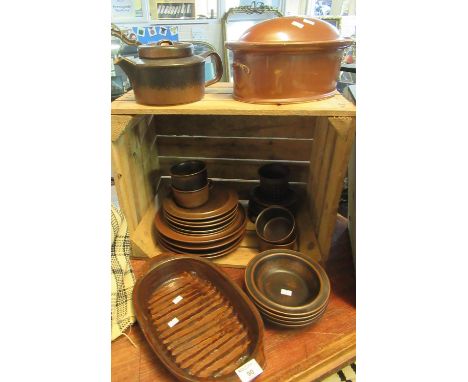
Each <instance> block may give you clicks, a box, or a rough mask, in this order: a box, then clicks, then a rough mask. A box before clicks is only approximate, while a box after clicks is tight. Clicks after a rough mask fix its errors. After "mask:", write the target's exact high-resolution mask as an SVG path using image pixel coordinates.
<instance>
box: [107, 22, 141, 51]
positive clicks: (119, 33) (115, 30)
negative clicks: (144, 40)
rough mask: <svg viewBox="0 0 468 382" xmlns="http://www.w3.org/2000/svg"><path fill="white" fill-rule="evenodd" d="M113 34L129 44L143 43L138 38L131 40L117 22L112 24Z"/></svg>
mask: <svg viewBox="0 0 468 382" xmlns="http://www.w3.org/2000/svg"><path fill="white" fill-rule="evenodd" d="M111 35H112V36H114V37H117V38H118V39H120V41H123V42H124V43H125V44H127V45H136V46H138V45H141V42H140V41H138V40H130V39H129V38H128V37H127V36H126V35H125V34H124V33H123V32H122V31H121V30H120V28H119V27H118V26H117V25H115V24H111Z"/></svg>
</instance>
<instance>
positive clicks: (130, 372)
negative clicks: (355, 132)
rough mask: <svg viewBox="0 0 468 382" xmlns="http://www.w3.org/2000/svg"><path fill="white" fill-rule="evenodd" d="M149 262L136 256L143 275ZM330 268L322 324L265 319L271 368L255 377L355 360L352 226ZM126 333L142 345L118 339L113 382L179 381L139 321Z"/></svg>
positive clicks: (233, 272) (273, 381) (280, 381)
mask: <svg viewBox="0 0 468 382" xmlns="http://www.w3.org/2000/svg"><path fill="white" fill-rule="evenodd" d="M338 225H340V224H338ZM341 226H343V225H342V224H341ZM338 229H339V228H338ZM335 233H336V231H335ZM335 236H336V235H335ZM343 241H346V243H344V244H345V245H342V244H343V243H342V244H341V245H340V242H343ZM145 264H146V261H145V260H137V259H133V260H132V265H133V268H134V271H135V274H136V276H137V277H138V276H139V275H141V274H143V273H144V271H145ZM221 269H222V270H223V271H224V272H226V274H227V275H228V277H230V278H232V279H233V280H234V281H235V282H237V283H238V284H239V285H240V286H242V285H243V278H244V270H243V269H238V268H231V267H228V268H226V267H222V268H221ZM326 271H327V274H328V276H329V278H330V281H331V286H332V292H331V296H330V300H329V305H328V307H327V310H326V312H325V314H324V316H323V317H322V319H321V320H320V321H319V322H317V323H316V324H314V325H311V326H309V327H307V328H303V329H299V330H290V329H279V328H276V327H273V326H271V325H269V324H265V337H264V347H265V355H266V367H265V370H264V372H263V374H261V375H260V376H259V377H258V378H257V379H256V380H255V381H258V382H287V381H290V382H292V381H295V382H299V381H301V382H312V381H317V380H321V379H322V378H324V377H326V376H327V375H330V374H331V373H333V372H336V371H337V370H339V369H341V368H342V367H344V366H346V365H348V364H350V363H351V362H353V361H354V360H355V358H356V297H355V276H354V271H353V262H352V256H351V249H350V245H349V237H348V231H347V230H346V231H344V232H341V234H340V236H339V239H338V243H336V242H335V244H334V246H333V247H332V252H331V257H330V259H329V261H328V263H327V266H326ZM126 334H127V335H128V336H129V337H130V338H131V340H132V341H133V342H134V343H135V345H136V346H137V347H134V346H133V345H132V344H131V342H130V341H129V340H128V339H127V338H126V337H125V336H121V337H120V338H118V339H117V340H115V341H114V342H113V343H112V381H113V382H137V381H140V382H146V381H147V382H149V381H151V382H153V381H159V382H175V379H174V378H173V377H172V376H171V375H170V374H169V372H168V371H167V370H166V369H165V368H164V366H163V365H162V364H161V363H160V361H159V360H158V359H157V357H156V356H155V355H154V353H153V352H152V350H151V348H150V347H149V345H148V344H147V342H146V340H145V338H144V336H143V334H142V332H141V330H140V328H139V326H138V324H136V325H134V326H133V327H132V328H131V329H130V330H127V332H126Z"/></svg>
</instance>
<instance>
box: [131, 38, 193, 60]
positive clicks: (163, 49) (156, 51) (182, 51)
mask: <svg viewBox="0 0 468 382" xmlns="http://www.w3.org/2000/svg"><path fill="white" fill-rule="evenodd" d="M190 56H193V44H190V43H187V42H174V41H171V40H161V41H158V42H157V43H155V44H146V45H140V46H138V57H140V58H182V57H190Z"/></svg>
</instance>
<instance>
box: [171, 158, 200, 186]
mask: <svg viewBox="0 0 468 382" xmlns="http://www.w3.org/2000/svg"><path fill="white" fill-rule="evenodd" d="M170 173H171V182H172V187H173V188H176V189H177V190H179V191H195V190H200V189H201V188H203V187H205V186H206V184H207V182H208V175H207V170H206V164H205V162H203V161H201V160H189V161H185V162H180V163H177V164H175V165H174V166H172V167H171V170H170Z"/></svg>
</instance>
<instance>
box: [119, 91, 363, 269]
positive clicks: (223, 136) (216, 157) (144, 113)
mask: <svg viewBox="0 0 468 382" xmlns="http://www.w3.org/2000/svg"><path fill="white" fill-rule="evenodd" d="M206 91H207V94H206V95H205V98H204V99H203V100H202V101H199V102H195V103H192V104H188V105H178V106H171V107H154V106H143V105H138V104H137V103H135V99H134V96H133V93H132V92H129V93H127V94H125V95H123V96H122V97H120V98H118V99H117V100H115V101H114V102H113V103H112V163H113V170H114V179H115V182H116V188H117V193H118V197H119V203H120V205H121V208H122V210H123V212H124V214H125V216H126V218H127V220H128V225H129V230H130V237H131V240H132V244H133V250H134V252H133V254H134V256H149V257H152V256H155V255H157V254H158V253H159V252H161V251H160V249H159V248H158V246H157V244H156V242H155V240H154V237H153V219H154V215H155V212H156V211H157V209H158V208H159V205H160V199H161V197H164V195H166V193H167V186H168V182H169V168H170V166H171V165H172V164H174V163H176V162H178V161H181V160H184V159H192V158H199V159H202V160H204V161H205V162H206V163H207V166H208V175H209V177H210V178H214V179H215V181H218V182H226V183H228V184H229V185H231V186H232V187H234V188H236V190H237V191H238V193H239V197H240V199H241V200H244V204H245V201H246V200H247V199H248V191H249V190H250V189H251V188H252V187H253V186H254V185H255V184H257V183H258V175H257V170H258V168H259V166H261V165H263V164H265V163H270V162H275V161H281V162H282V163H285V164H286V165H287V166H288V167H289V168H290V170H291V181H292V187H294V188H295V189H296V190H297V191H298V192H299V194H300V195H302V198H301V200H302V204H301V208H300V209H299V213H298V215H297V220H298V227H299V243H300V250H301V251H302V252H304V253H307V254H309V255H310V256H312V257H314V258H316V259H319V260H320V259H321V260H323V261H326V259H327V257H328V253H329V250H330V244H331V239H332V234H333V229H334V225H335V221H336V212H337V208H338V203H339V199H340V194H341V190H342V184H343V178H344V175H345V172H346V168H347V163H348V157H349V153H350V150H351V147H352V144H353V141H354V135H355V107H354V105H353V104H352V103H350V102H349V101H347V100H346V99H345V98H344V97H342V96H341V95H339V94H337V95H335V96H334V97H332V98H328V99H326V100H322V101H316V102H309V103H302V104H292V105H258V104H247V103H242V102H237V101H234V100H233V99H232V96H231V93H232V84H229V83H218V84H215V85H213V86H211V87H209V88H207V90H206ZM253 229H254V226H253V224H251V223H249V224H248V226H247V234H246V236H245V238H244V240H243V241H242V244H241V246H240V248H239V249H237V250H236V251H235V252H233V253H232V254H230V255H228V256H225V257H222V258H219V259H217V260H215V262H216V263H218V264H222V265H230V266H240V267H242V266H245V265H246V263H247V262H248V261H249V260H250V259H251V258H252V257H253V256H254V255H255V254H257V253H258V249H257V243H256V238H255V234H254V231H253Z"/></svg>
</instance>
